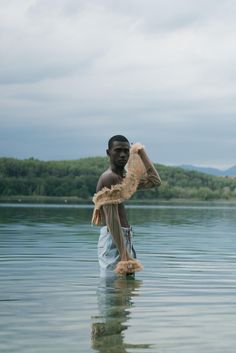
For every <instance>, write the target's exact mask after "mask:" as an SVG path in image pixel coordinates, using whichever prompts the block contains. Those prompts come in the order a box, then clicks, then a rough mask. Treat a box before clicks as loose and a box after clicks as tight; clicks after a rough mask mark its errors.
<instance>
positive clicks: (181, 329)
mask: <svg viewBox="0 0 236 353" xmlns="http://www.w3.org/2000/svg"><path fill="white" fill-rule="evenodd" d="M127 211H128V215H129V219H130V223H132V225H133V228H134V233H135V245H136V250H137V253H138V257H139V259H140V260H141V262H142V263H143V265H144V270H143V271H142V272H140V273H138V275H137V276H136V279H135V280H128V281H127V280H123V279H107V280H105V279H103V280H102V279H100V278H99V269H98V263H97V249H96V246H97V240H98V234H99V228H97V227H91V225H90V219H91V214H92V209H91V208H89V207H85V206H83V207H82V206H69V205H65V206H42V205H10V204H8V205H7V204H5V205H4V204H2V205H0V317H1V320H0V352H1V353H15V352H17V353H42V352H44V353H53V352H57V353H62V352H63V353H77V352H81V353H92V352H93V353H94V352H98V353H126V352H127V353H135V352H138V353H142V352H143V353H151V352H152V353H199V352H202V353H235V352H236V334H235V328H236V230H235V229H236V217H235V213H236V205H232V204H231V205H230V204H221V205H218V206H216V205H207V204H202V205H200V204H199V205H198V206H187V207H184V206H182V207H181V206H173V205H172V206H171V205H170V206H168V205H166V206H157V207H129V208H128V209H127Z"/></svg>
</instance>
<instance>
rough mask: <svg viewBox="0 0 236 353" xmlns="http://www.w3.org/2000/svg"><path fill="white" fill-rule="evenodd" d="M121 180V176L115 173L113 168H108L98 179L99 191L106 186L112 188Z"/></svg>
mask: <svg viewBox="0 0 236 353" xmlns="http://www.w3.org/2000/svg"><path fill="white" fill-rule="evenodd" d="M119 182H120V178H119V176H118V175H117V174H116V173H114V172H113V171H112V170H111V169H107V170H106V171H105V172H104V173H102V175H101V176H100V178H99V180H98V186H97V191H98V190H101V189H102V188H104V187H108V188H110V187H111V186H112V185H116V184H118V183H119Z"/></svg>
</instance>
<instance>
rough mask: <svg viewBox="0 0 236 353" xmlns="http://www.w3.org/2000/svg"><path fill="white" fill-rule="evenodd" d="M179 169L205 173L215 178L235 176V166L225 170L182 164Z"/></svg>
mask: <svg viewBox="0 0 236 353" xmlns="http://www.w3.org/2000/svg"><path fill="white" fill-rule="evenodd" d="M180 168H182V169H185V170H196V171H197V172H201V173H206V174H210V175H215V176H236V165H234V166H233V167H231V168H228V169H225V170H222V169H217V168H211V167H199V166H196V165H191V164H183V165H181V166H180Z"/></svg>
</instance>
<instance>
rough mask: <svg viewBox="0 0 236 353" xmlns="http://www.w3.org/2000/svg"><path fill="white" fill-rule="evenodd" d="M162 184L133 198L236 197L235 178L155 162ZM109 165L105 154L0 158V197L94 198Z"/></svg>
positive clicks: (205, 198) (213, 198)
mask: <svg viewBox="0 0 236 353" xmlns="http://www.w3.org/2000/svg"><path fill="white" fill-rule="evenodd" d="M155 166H156V168H157V170H158V172H159V174H160V176H161V179H162V185H161V186H160V187H159V188H153V189H149V190H145V191H139V192H137V193H136V194H135V195H134V196H133V199H134V200H155V199H164V200H169V199H196V200H217V199H228V200H231V199H236V179H233V178H228V177H215V176H211V175H208V174H203V173H199V172H196V171H187V170H184V169H182V168H177V167H169V166H164V165H160V164H155ZM107 167H108V160H107V158H105V157H91V158H82V159H79V160H65V161H63V160H62V161H41V160H37V159H34V158H29V159H24V160H20V159H15V158H0V197H6V196H17V197H18V196H32V197H34V196H49V197H52V196H58V197H62V196H63V197H77V198H78V199H81V200H91V198H92V196H93V194H94V193H95V190H96V183H97V180H98V178H99V176H100V174H101V173H102V172H103V171H104V170H105V169H106V168H107Z"/></svg>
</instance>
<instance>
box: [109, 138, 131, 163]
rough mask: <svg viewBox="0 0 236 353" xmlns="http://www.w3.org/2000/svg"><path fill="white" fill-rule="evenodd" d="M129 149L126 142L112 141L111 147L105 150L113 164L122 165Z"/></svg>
mask: <svg viewBox="0 0 236 353" xmlns="http://www.w3.org/2000/svg"><path fill="white" fill-rule="evenodd" d="M129 150H130V144H129V143H128V142H121V141H113V143H112V147H111V148H110V149H108V150H107V155H108V156H109V157H110V161H111V163H113V164H114V165H115V166H117V167H124V166H125V165H126V163H127V162H128V159H129Z"/></svg>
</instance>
